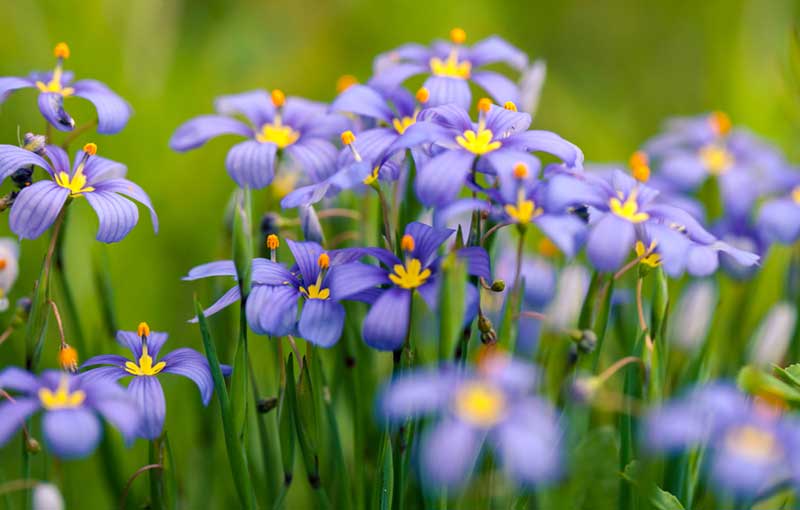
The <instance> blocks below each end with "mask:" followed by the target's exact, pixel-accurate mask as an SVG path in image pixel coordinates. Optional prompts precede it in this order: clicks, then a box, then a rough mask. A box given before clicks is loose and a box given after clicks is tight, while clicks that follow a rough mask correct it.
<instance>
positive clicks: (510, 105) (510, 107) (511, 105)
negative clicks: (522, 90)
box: [503, 101, 517, 112]
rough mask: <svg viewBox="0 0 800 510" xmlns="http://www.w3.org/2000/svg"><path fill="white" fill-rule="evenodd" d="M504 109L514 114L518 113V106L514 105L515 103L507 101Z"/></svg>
mask: <svg viewBox="0 0 800 510" xmlns="http://www.w3.org/2000/svg"><path fill="white" fill-rule="evenodd" d="M503 108H505V109H506V110H509V111H512V112H516V111H517V105H515V104H514V101H506V102H505V103H503Z"/></svg>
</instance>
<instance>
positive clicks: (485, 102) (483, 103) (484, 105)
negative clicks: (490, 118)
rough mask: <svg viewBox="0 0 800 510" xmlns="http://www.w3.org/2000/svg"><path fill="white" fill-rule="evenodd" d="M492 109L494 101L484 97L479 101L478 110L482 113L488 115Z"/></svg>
mask: <svg viewBox="0 0 800 510" xmlns="http://www.w3.org/2000/svg"><path fill="white" fill-rule="evenodd" d="M491 108H492V100H491V99H489V98H488V97H482V98H480V100H478V110H480V111H482V112H483V113H488V112H489V110H490V109H491Z"/></svg>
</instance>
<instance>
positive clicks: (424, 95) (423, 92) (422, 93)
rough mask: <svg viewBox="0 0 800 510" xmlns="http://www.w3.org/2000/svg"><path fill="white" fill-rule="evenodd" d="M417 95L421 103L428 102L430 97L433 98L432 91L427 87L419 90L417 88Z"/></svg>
mask: <svg viewBox="0 0 800 510" xmlns="http://www.w3.org/2000/svg"><path fill="white" fill-rule="evenodd" d="M415 97H416V98H417V101H418V102H419V103H420V104H425V103H427V102H428V99H430V98H431V91H430V90H428V89H426V88H425V87H420V88H419V90H417V93H416V95H415Z"/></svg>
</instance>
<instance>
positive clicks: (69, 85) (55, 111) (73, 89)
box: [0, 43, 132, 134]
mask: <svg viewBox="0 0 800 510" xmlns="http://www.w3.org/2000/svg"><path fill="white" fill-rule="evenodd" d="M54 54H55V57H56V59H57V60H56V67H55V69H54V70H53V71H52V72H45V73H33V74H31V76H30V77H28V78H18V77H11V76H9V77H3V78H0V103H2V102H3V101H4V100H5V99H6V97H7V96H8V95H9V94H10V93H11V92H13V91H15V90H20V89H25V88H37V89H39V111H41V112H42V115H43V116H44V118H45V119H47V122H49V123H50V124H52V125H53V127H55V128H56V129H58V130H59V131H72V130H73V129H74V128H75V121H74V120H73V119H72V117H70V115H69V114H68V113H67V112H66V111H65V110H64V98H66V97H81V98H83V99H86V100H87V101H90V102H91V103H92V104H94V107H95V108H96V109H97V132H98V133H103V134H114V133H118V132H119V131H121V130H122V128H124V127H125V124H127V123H128V119H129V118H130V116H131V112H132V110H131V107H130V105H129V104H128V103H127V102H126V101H125V100H124V99H122V98H121V97H119V96H118V95H117V94H115V93H114V92H113V91H112V90H111V89H109V88H108V87H107V86H106V85H105V84H103V83H101V82H99V81H96V80H79V81H76V82H75V83H73V82H72V79H73V75H72V72H70V71H64V69H63V64H64V60H66V59H67V58H69V47H67V45H66V44H65V43H58V44H57V45H56V47H55V50H54Z"/></svg>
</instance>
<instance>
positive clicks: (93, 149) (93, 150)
mask: <svg viewBox="0 0 800 510" xmlns="http://www.w3.org/2000/svg"><path fill="white" fill-rule="evenodd" d="M83 152H85V153H86V154H88V155H90V156H94V155H95V154H97V144H94V143H91V142H89V143H87V144H86V145H84V146H83Z"/></svg>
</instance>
